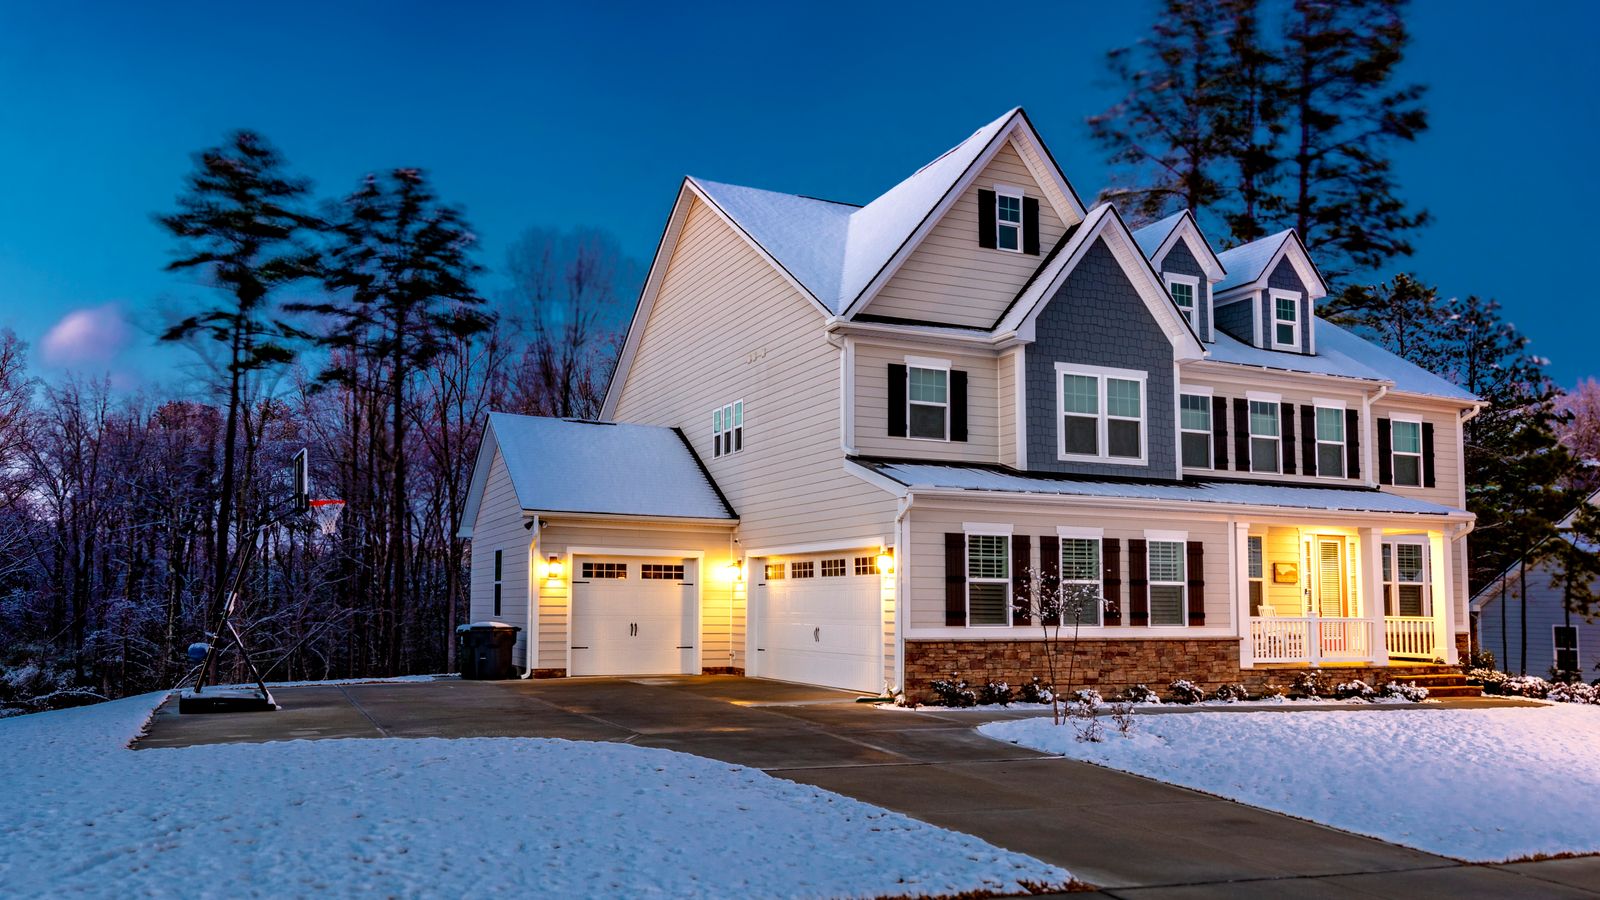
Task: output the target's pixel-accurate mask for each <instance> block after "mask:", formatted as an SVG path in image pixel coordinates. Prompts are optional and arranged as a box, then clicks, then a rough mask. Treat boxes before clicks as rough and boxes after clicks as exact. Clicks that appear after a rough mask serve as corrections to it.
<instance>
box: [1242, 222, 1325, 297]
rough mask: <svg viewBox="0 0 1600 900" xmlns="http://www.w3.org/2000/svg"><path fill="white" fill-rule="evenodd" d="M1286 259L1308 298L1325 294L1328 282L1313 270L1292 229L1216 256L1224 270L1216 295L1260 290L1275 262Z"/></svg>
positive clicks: (1269, 275) (1264, 285)
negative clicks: (1304, 286) (1224, 273)
mask: <svg viewBox="0 0 1600 900" xmlns="http://www.w3.org/2000/svg"><path fill="white" fill-rule="evenodd" d="M1285 257H1288V259H1289V262H1290V263H1291V264H1292V265H1293V266H1294V268H1295V271H1296V272H1298V273H1299V275H1300V280H1301V281H1303V282H1305V284H1306V289H1307V290H1308V291H1310V292H1311V296H1312V299H1316V298H1317V297H1326V296H1327V295H1328V283H1327V282H1326V281H1324V280H1323V278H1322V273H1321V272H1319V271H1317V265H1316V263H1314V262H1312V261H1311V254H1310V252H1308V251H1307V250H1306V245H1305V244H1304V243H1303V242H1302V241H1301V240H1300V235H1298V234H1296V233H1295V230H1294V229H1293V228H1290V229H1288V230H1287V231H1280V232H1278V233H1277V234H1272V235H1268V236H1266V237H1264V238H1257V239H1256V240H1253V241H1251V242H1250V243H1248V244H1240V245H1239V246H1237V247H1230V248H1228V249H1227V250H1224V251H1222V252H1221V253H1218V254H1217V260H1218V261H1219V262H1221V263H1222V267H1223V268H1224V269H1226V270H1227V275H1226V276H1225V277H1224V278H1223V279H1222V281H1221V282H1219V283H1218V284H1217V286H1216V288H1215V291H1216V293H1217V294H1218V296H1220V295H1222V294H1226V293H1228V292H1230V291H1236V290H1241V289H1253V290H1260V289H1262V288H1265V287H1266V286H1267V279H1268V278H1270V277H1272V270H1273V269H1276V268H1277V267H1278V260H1280V259H1283V258H1285Z"/></svg>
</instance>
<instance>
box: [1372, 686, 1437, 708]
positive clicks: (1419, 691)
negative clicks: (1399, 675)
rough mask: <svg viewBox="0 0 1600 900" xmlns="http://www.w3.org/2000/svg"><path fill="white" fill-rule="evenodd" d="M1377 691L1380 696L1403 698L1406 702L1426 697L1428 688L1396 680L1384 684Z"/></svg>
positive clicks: (1417, 700) (1419, 700) (1418, 701)
mask: <svg viewBox="0 0 1600 900" xmlns="http://www.w3.org/2000/svg"><path fill="white" fill-rule="evenodd" d="M1378 693H1379V695H1380V696H1383V697H1388V698H1390V699H1394V700H1405V701H1406V702H1408V703H1421V702H1422V701H1424V700H1426V699H1428V689H1427V688H1425V687H1418V686H1417V685H1416V684H1415V683H1411V684H1401V683H1400V682H1398V681H1391V682H1389V683H1388V684H1385V685H1384V686H1383V687H1382V688H1381V689H1380V690H1379V691H1378Z"/></svg>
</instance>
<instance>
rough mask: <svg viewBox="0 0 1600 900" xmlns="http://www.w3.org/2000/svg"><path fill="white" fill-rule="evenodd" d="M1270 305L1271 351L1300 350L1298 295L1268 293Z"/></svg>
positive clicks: (1291, 292) (1292, 292)
mask: <svg viewBox="0 0 1600 900" xmlns="http://www.w3.org/2000/svg"><path fill="white" fill-rule="evenodd" d="M1267 300H1268V302H1269V303H1271V304H1272V349H1274V350H1299V349H1300V295H1299V294H1297V293H1295V292H1294V291H1268V292H1267Z"/></svg>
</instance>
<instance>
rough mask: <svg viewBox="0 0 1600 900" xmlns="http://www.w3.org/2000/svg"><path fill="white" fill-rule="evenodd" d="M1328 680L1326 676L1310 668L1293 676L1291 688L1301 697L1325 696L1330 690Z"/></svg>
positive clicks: (1330, 686)
mask: <svg viewBox="0 0 1600 900" xmlns="http://www.w3.org/2000/svg"><path fill="white" fill-rule="evenodd" d="M1329 681H1330V679H1329V678H1328V676H1326V675H1324V674H1322V673H1321V672H1319V671H1317V670H1316V669H1311V670H1308V671H1305V672H1301V673H1300V674H1299V675H1296V676H1295V677H1294V684H1293V685H1292V690H1293V691H1294V692H1295V693H1297V694H1299V695H1301V696H1303V697H1326V696H1327V695H1328V692H1329V691H1330V690H1332V685H1331V684H1330V683H1329Z"/></svg>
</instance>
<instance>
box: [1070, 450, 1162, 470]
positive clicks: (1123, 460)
mask: <svg viewBox="0 0 1600 900" xmlns="http://www.w3.org/2000/svg"><path fill="white" fill-rule="evenodd" d="M1056 462H1092V463H1108V464H1110V465H1113V466H1145V465H1149V460H1148V457H1144V456H1088V455H1078V454H1070V453H1062V452H1060V451H1059V450H1058V451H1056Z"/></svg>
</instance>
